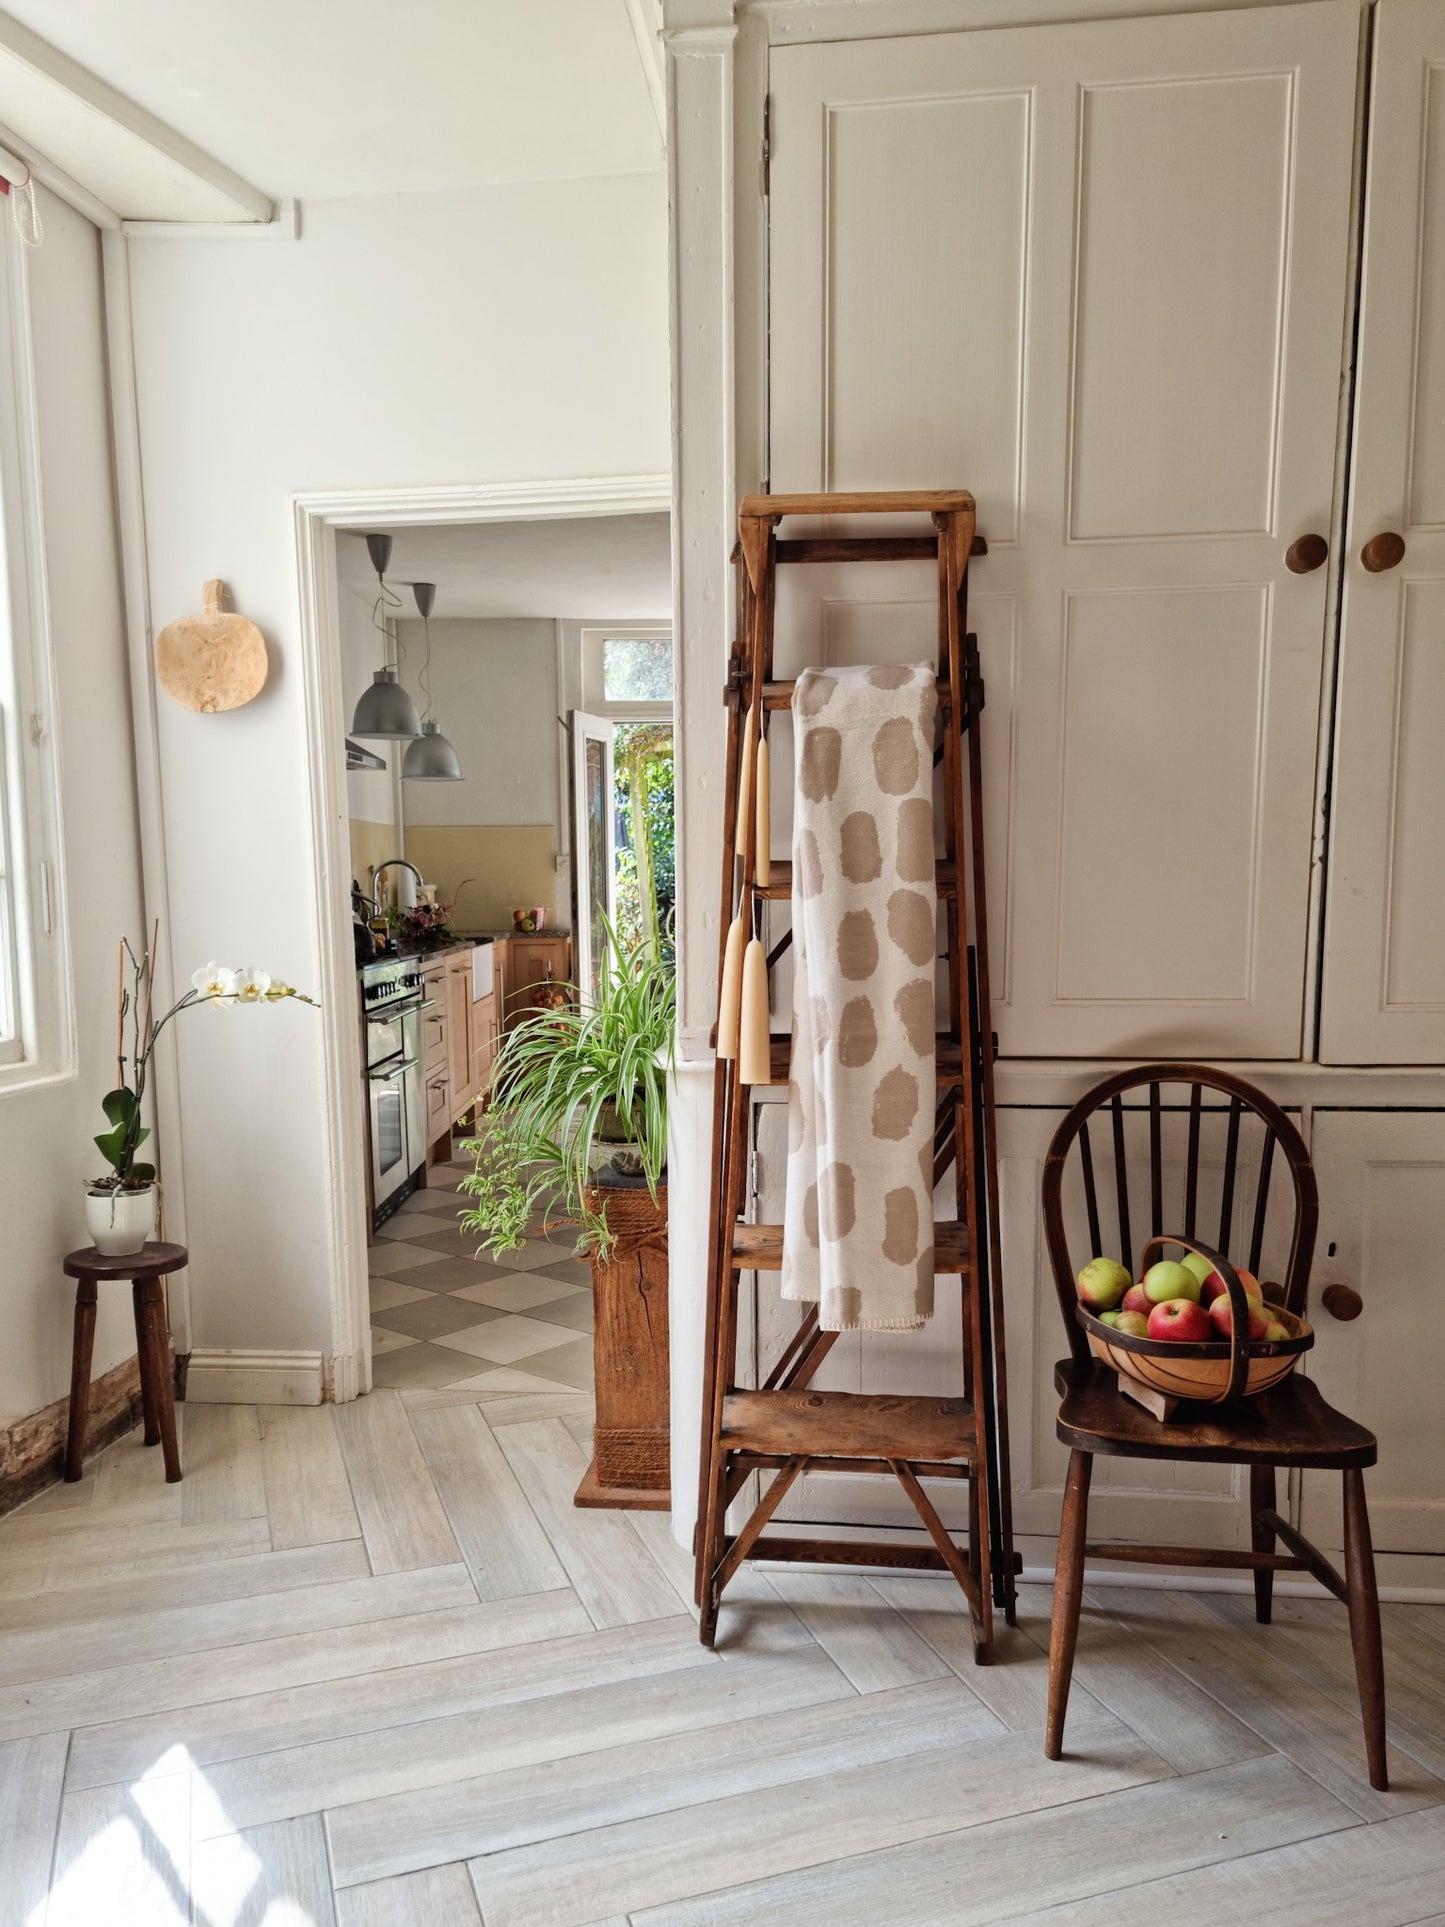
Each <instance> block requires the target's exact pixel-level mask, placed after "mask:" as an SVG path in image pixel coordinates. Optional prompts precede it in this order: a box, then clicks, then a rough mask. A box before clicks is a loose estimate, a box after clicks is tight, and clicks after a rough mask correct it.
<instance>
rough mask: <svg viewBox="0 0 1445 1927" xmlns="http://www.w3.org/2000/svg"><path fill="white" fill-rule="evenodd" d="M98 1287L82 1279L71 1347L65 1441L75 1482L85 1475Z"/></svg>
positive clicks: (67, 1468) (67, 1471)
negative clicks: (67, 1422)
mask: <svg viewBox="0 0 1445 1927" xmlns="http://www.w3.org/2000/svg"><path fill="white" fill-rule="evenodd" d="M95 1301H96V1288H95V1280H94V1279H93V1278H82V1279H81V1280H80V1282H79V1284H78V1285H77V1286H76V1290H75V1337H74V1340H73V1341H72V1344H71V1350H70V1422H69V1427H68V1430H67V1433H66V1441H65V1478H66V1482H67V1483H68V1484H70V1485H74V1483H75V1481H76V1480H77V1479H79V1478H82V1477H83V1476H84V1474H85V1430H86V1421H87V1419H88V1418H89V1416H90V1360H91V1353H92V1351H93V1349H94V1346H95Z"/></svg>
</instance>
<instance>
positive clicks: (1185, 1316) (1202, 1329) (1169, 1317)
mask: <svg viewBox="0 0 1445 1927" xmlns="http://www.w3.org/2000/svg"><path fill="white" fill-rule="evenodd" d="M1149 1336H1150V1337H1151V1338H1172V1339H1174V1340H1176V1341H1177V1342H1178V1343H1179V1344H1181V1345H1202V1344H1204V1343H1205V1342H1206V1341H1207V1340H1209V1339H1211V1338H1213V1336H1214V1327H1213V1325H1212V1324H1211V1323H1210V1320H1209V1313H1208V1312H1207V1311H1206V1310H1205V1309H1204V1307H1203V1305H1201V1304H1199V1303H1197V1302H1196V1301H1195V1300H1194V1299H1193V1298H1166V1299H1165V1300H1164V1303H1163V1304H1162V1305H1156V1306H1155V1307H1154V1309H1153V1311H1151V1312H1150V1314H1149Z"/></svg>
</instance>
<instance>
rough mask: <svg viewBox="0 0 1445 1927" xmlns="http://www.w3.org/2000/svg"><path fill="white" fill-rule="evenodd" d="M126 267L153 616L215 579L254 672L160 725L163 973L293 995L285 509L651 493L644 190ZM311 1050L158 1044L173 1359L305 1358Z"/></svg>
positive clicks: (136, 252)
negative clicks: (251, 650) (643, 487)
mask: <svg viewBox="0 0 1445 1927" xmlns="http://www.w3.org/2000/svg"><path fill="white" fill-rule="evenodd" d="M131 252H132V274H133V290H134V293H133V300H134V319H135V334H136V361H137V380H138V388H139V406H140V421H141V441H142V455H143V460H144V467H145V487H146V520H147V531H148V543H149V561H150V581H151V595H152V613H153V617H154V619H155V621H156V622H157V624H159V623H161V622H164V621H165V620H167V618H168V617H170V616H171V615H174V614H176V613H178V612H180V611H182V610H185V609H190V608H192V607H194V606H196V603H197V598H198V596H199V593H200V587H201V584H202V582H203V581H204V580H205V579H206V577H207V576H211V575H220V576H223V577H224V578H225V580H226V581H227V582H228V584H229V585H230V588H231V591H232V595H233V597H234V601H235V606H236V607H237V608H239V609H242V610H244V611H245V612H246V613H247V614H249V615H250V616H251V617H252V618H253V619H254V620H255V621H257V622H259V623H260V625H261V627H262V629H263V630H264V632H265V634H266V637H267V640H268V643H269V645H270V650H271V662H272V669H271V676H270V680H269V682H268V684H267V687H266V689H265V691H264V692H263V694H262V695H261V697H260V698H259V699H258V700H257V701H256V702H255V703H253V704H251V705H250V706H249V707H248V708H246V709H243V710H239V711H236V712H234V713H233V714H231V715H228V716H220V717H207V716H193V715H190V714H189V713H185V712H182V711H180V710H178V709H176V708H175V707H173V706H172V705H171V704H169V703H166V702H164V700H163V702H162V714H161V718H160V743H161V759H162V774H163V783H164V795H165V811H166V818H167V830H168V836H169V857H170V884H171V896H172V901H173V904H174V910H173V921H174V930H175V945H176V957H177V965H178V968H180V969H184V968H185V967H186V966H187V962H188V960H189V959H191V958H192V957H194V958H197V959H199V960H204V959H205V958H207V957H211V956H216V957H220V958H222V959H225V960H229V961H231V962H236V963H239V962H246V961H252V960H254V961H255V962H257V963H260V964H263V965H264V966H265V967H266V968H268V969H270V970H272V971H273V972H279V973H281V974H283V975H285V976H287V977H288V978H290V979H291V980H292V981H293V982H295V983H297V984H298V985H300V986H302V987H303V988H304V987H305V986H306V985H307V984H308V983H315V982H316V980H317V976H318V970H319V964H318V930H317V913H316V908H315V890H316V883H317V878H316V873H315V872H316V861H317V859H316V853H315V852H314V851H313V849H312V848H311V837H310V829H309V821H308V805H307V781H306V770H305V766H304V762H305V724H304V702H303V689H302V677H301V673H300V666H299V663H298V660H297V651H296V635H297V614H296V589H295V580H294V560H293V543H292V525H291V509H290V502H289V498H290V496H291V495H292V494H293V493H294V492H297V491H302V490H310V489H346V488H361V487H370V486H393V485H394V486H424V485H428V484H438V483H469V482H482V481H488V480H525V479H528V478H547V479H551V478H557V477H572V476H588V475H603V474H609V475H622V474H642V473H646V472H648V471H652V472H656V471H658V470H662V469H665V468H666V466H667V455H668V446H669V431H668V374H667V369H668V350H667V286H666V274H667V234H666V193H665V186H664V181H663V178H662V176H661V175H646V176H636V177H623V178H614V179H609V180H596V181H572V182H565V183H552V184H547V185H541V186H513V187H507V188H496V189H477V190H468V191H457V192H454V193H437V194H417V195H409V196H405V197H390V198H379V199H370V200H358V201H340V202H331V203H324V204H316V205H310V206H307V207H305V208H304V210H303V218H302V238H301V239H300V241H299V242H297V243H296V244H285V243H267V244H261V245H250V246H246V245H237V244H236V243H235V242H232V241H227V240H216V241H211V240H188V241H183V240H149V241H147V240H138V241H134V242H132V244H131ZM205 1015H206V1017H209V1013H206V1014H205ZM232 1017H234V1018H235V1021H231V1018H232ZM252 1018H255V1019H256V1022H255V1023H254V1024H253V1023H252V1022H251V1021H250V1020H251V1019H252ZM321 1035H322V1034H321V1026H320V1024H319V1022H318V1021H317V1020H316V1018H315V1015H314V1013H312V1012H310V1011H307V1010H305V1009H301V1008H297V1007H295V1006H289V1007H282V1008H279V1009H271V1010H265V1011H250V1012H245V1013H231V1014H230V1015H228V1016H227V1017H221V1016H217V1018H216V1020H215V1022H214V1023H212V1022H209V1021H203V1020H201V1019H198V1020H197V1021H196V1022H195V1023H194V1024H192V1025H191V1026H190V1028H189V1030H188V1031H187V1032H186V1034H185V1035H184V1037H182V1038H181V1040H180V1051H181V1059H180V1061H181V1086H182V1102H183V1106H184V1111H185V1119H186V1129H187V1135H188V1147H187V1148H188V1163H187V1229H188V1242H189V1245H190V1248H191V1254H192V1259H191V1289H192V1304H193V1319H194V1340H195V1344H196V1345H197V1347H198V1348H206V1349H207V1350H214V1349H216V1348H265V1349H277V1348H280V1349H298V1350H305V1349H320V1350H322V1351H325V1350H327V1349H328V1347H329V1337H330V1315H329V1308H328V1280H327V1277H326V1275H325V1271H326V1256H327V1253H326V1225H327V1206H326V1195H327V1186H328V1183H329V1174H328V1172H327V1171H326V1169H325V1168H324V1167H325V1160H324V1155H323V1135H322V1132H323V1108H324V1087H323V1067H322V1044H321Z"/></svg>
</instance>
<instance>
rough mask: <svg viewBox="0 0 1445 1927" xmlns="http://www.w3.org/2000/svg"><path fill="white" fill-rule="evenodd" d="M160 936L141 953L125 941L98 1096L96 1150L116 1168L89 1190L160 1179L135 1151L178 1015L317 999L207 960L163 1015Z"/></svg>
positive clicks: (139, 1186)
mask: <svg viewBox="0 0 1445 1927" xmlns="http://www.w3.org/2000/svg"><path fill="white" fill-rule="evenodd" d="M158 934H159V931H158V929H157V930H153V931H152V932H151V944H150V949H149V950H147V951H145V952H144V953H143V954H142V955H141V956H139V957H137V955H136V954H135V952H134V951H133V950H132V949H131V947H130V944H129V942H128V941H127V939H126V938H124V937H122V938H121V940H120V965H119V970H120V981H119V986H118V989H117V994H116V1018H115V1071H116V1088H115V1089H114V1090H113V1091H107V1092H106V1094H105V1096H104V1097H103V1098H102V1099H101V1100H100V1108H101V1109H102V1110H103V1111H104V1112H105V1115H106V1120H107V1122H108V1123H109V1125H110V1129H109V1130H108V1131H102V1132H101V1133H100V1134H99V1135H98V1136H97V1138H96V1140H95V1145H96V1149H97V1150H98V1151H99V1152H100V1154H101V1156H102V1157H103V1158H104V1159H105V1161H106V1163H107V1164H108V1165H109V1166H110V1167H111V1168H110V1172H109V1174H108V1175H107V1176H106V1177H103V1178H95V1179H93V1180H92V1181H91V1183H90V1185H89V1186H88V1189H90V1190H91V1191H143V1190H144V1189H145V1188H146V1186H147V1185H149V1184H153V1183H154V1182H155V1175H156V1168H155V1166H154V1165H153V1164H145V1163H142V1162H140V1161H139V1160H138V1159H137V1157H136V1152H137V1151H139V1149H140V1147H141V1146H142V1144H144V1143H145V1141H146V1139H147V1138H148V1137H149V1136H150V1130H149V1128H148V1127H147V1126H146V1125H144V1124H142V1122H141V1103H142V1101H143V1099H144V1097H145V1091H146V1082H147V1079H148V1077H149V1074H150V1067H151V1060H152V1058H153V1057H154V1055H155V1048H156V1040H157V1039H158V1038H159V1036H160V1034H161V1032H162V1031H163V1030H164V1029H165V1027H166V1025H167V1024H168V1023H170V1021H171V1019H172V1018H173V1017H178V1016H179V1015H180V1013H181V1012H182V1011H183V1010H191V1009H193V1008H194V1007H195V1006H196V1005H197V1004H213V1005H215V1006H216V1007H217V1008H218V1009H223V1010H224V1009H226V1008H228V1007H229V1006H230V1005H233V1004H275V1003H279V1002H281V1001H282V1000H283V999H285V998H288V997H294V998H295V999H296V1001H297V1002H298V1003H302V1004H310V1003H313V1002H314V1001H315V1000H314V999H313V998H310V997H303V996H302V994H301V992H300V991H299V990H293V989H292V988H291V986H290V984H284V983H282V982H281V981H280V979H279V978H272V977H269V976H268V975H267V974H266V972H265V971H264V970H252V969H249V968H248V969H245V970H230V969H227V968H226V966H225V965H224V964H217V963H208V964H205V965H203V966H202V968H201V969H199V970H197V971H195V972H193V973H192V976H191V988H190V989H189V990H188V991H187V992H186V993H185V995H184V996H182V997H178V998H177V999H176V1001H175V1003H173V1004H172V1005H171V1007H170V1009H169V1010H167V1011H166V1012H164V1014H163V1015H161V1016H160V1017H157V1016H155V1014H154V992H155V978H154V965H153V961H152V960H153V958H154V954H155V947H156V938H157V936H158ZM127 976H129V978H130V982H129V984H127V982H126V978H127ZM127 1022H129V1025H130V1031H131V1037H130V1049H129V1051H127V1049H126V1025H127ZM127 1066H129V1068H127Z"/></svg>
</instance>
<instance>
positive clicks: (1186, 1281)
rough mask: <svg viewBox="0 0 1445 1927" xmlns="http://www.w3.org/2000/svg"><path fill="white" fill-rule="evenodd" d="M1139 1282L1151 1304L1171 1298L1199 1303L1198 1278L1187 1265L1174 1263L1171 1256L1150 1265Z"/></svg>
mask: <svg viewBox="0 0 1445 1927" xmlns="http://www.w3.org/2000/svg"><path fill="white" fill-rule="evenodd" d="M1213 1269H1214V1267H1213V1266H1212V1265H1211V1266H1210V1270H1211V1271H1212V1270H1213ZM1140 1282H1141V1283H1142V1284H1143V1287H1144V1296H1145V1297H1146V1298H1147V1299H1148V1300H1149V1303H1150V1304H1151V1305H1164V1304H1167V1303H1168V1302H1169V1300H1170V1299H1171V1298H1189V1299H1192V1300H1193V1302H1194V1303H1195V1304H1196V1305H1197V1304H1198V1303H1199V1280H1198V1279H1197V1278H1196V1277H1195V1275H1194V1273H1193V1272H1192V1271H1191V1270H1190V1269H1189V1268H1188V1266H1187V1265H1176V1264H1175V1262H1174V1260H1173V1259H1172V1258H1161V1259H1160V1260H1159V1263H1158V1264H1157V1265H1150V1267H1149V1269H1148V1270H1147V1271H1146V1272H1145V1273H1144V1276H1143V1278H1142V1279H1141V1281H1140Z"/></svg>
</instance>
